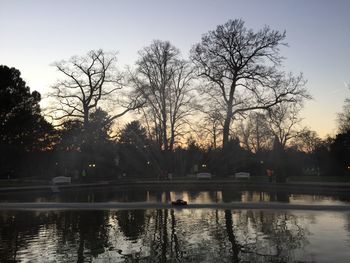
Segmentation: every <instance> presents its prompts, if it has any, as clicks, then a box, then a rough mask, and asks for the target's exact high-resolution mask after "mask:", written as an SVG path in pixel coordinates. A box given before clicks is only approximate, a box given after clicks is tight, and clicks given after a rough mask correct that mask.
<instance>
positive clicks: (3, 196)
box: [0, 187, 350, 205]
mask: <svg viewBox="0 0 350 263" xmlns="http://www.w3.org/2000/svg"><path fill="white" fill-rule="evenodd" d="M176 199H183V200H185V201H187V202H189V203H191V204H203V203H229V202H283V203H291V204H297V203H302V204H324V205H327V204H329V205H341V204H350V194H344V193H340V194H338V195H337V194H333V195H327V194H320V193H314V194H300V193H296V192H287V191H252V190H242V189H232V188H231V187H227V188H223V189H221V190H212V189H204V190H203V189H200V190H193V189H192V190H188V191H183V190H176V189H171V190H162V189H159V188H152V187H147V189H145V188H144V187H141V188H132V187H131V188H130V187H129V188H123V187H100V188H74V189H63V188H62V189H60V192H59V193H52V192H51V191H35V192H30V191H28V192H21V194H18V192H13V193H1V192H0V202H151V203H169V202H170V201H173V200H176Z"/></svg>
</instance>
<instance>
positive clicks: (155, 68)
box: [132, 40, 194, 150]
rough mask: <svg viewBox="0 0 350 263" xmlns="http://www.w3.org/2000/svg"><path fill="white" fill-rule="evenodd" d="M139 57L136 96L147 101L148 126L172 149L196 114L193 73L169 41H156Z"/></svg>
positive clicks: (165, 145) (162, 143)
mask: <svg viewBox="0 0 350 263" xmlns="http://www.w3.org/2000/svg"><path fill="white" fill-rule="evenodd" d="M139 56H140V58H139V60H138V61H137V62H136V65H137V69H136V73H135V74H134V75H133V77H132V81H133V83H134V86H135V93H136V96H140V97H142V98H143V99H144V100H145V107H144V108H145V110H144V113H145V117H146V120H147V124H148V125H147V126H152V127H153V130H154V132H155V136H156V138H158V141H159V145H160V147H161V148H162V149H164V150H172V149H173V147H174V144H175V143H176V139H177V138H178V137H180V136H182V135H183V128H184V126H185V125H186V124H187V117H188V116H189V115H190V114H191V111H192V110H191V109H192V108H191V105H192V103H193V102H194V99H193V96H191V92H192V87H191V83H192V79H193V76H194V74H193V70H192V68H191V67H190V65H189V63H188V62H187V61H185V60H182V59H181V58H180V52H179V50H178V49H177V48H175V47H174V46H172V45H171V44H170V43H169V42H167V41H159V40H156V41H154V42H153V43H152V44H151V45H150V46H148V47H145V48H143V49H142V50H141V51H140V52H139Z"/></svg>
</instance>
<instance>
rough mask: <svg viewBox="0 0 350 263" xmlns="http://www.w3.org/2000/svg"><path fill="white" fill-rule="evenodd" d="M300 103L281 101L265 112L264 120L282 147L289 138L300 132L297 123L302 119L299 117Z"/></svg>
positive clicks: (284, 146)
mask: <svg viewBox="0 0 350 263" xmlns="http://www.w3.org/2000/svg"><path fill="white" fill-rule="evenodd" d="M301 108H302V104H300V103H289V102H282V103H280V104H278V105H275V106H273V107H271V108H270V109H269V110H268V113H267V114H266V120H267V123H268V126H269V128H270V131H271V132H272V134H273V136H274V138H275V140H276V139H277V140H278V143H279V145H281V147H282V149H285V148H286V146H287V144H288V142H289V141H290V140H291V139H294V138H296V137H297V136H299V135H300V134H301V133H302V129H300V128H299V129H298V125H299V124H300V123H301V121H302V119H301V118H300V117H299V114H300V110H301Z"/></svg>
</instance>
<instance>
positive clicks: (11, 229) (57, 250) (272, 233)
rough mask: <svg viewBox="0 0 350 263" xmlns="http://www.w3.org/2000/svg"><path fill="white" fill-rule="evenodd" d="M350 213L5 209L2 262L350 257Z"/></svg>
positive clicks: (1, 231) (341, 259) (0, 219)
mask: <svg viewBox="0 0 350 263" xmlns="http://www.w3.org/2000/svg"><path fill="white" fill-rule="evenodd" d="M349 257H350V214H348V213H339V212H314V211H313V212H305V211H303V212H297V211H271V210H269V211H259V210H237V211H232V210H216V209H158V210H155V209H151V210H120V211H118V210H117V211H113V210H109V211H40V212H38V211H21V212H19V211H18V212H17V211H12V212H6V211H2V212H1V216H0V262H349V261H348V260H349Z"/></svg>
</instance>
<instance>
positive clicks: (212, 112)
mask: <svg viewBox="0 0 350 263" xmlns="http://www.w3.org/2000/svg"><path fill="white" fill-rule="evenodd" d="M201 112H202V115H203V117H202V118H200V120H199V122H198V123H196V131H195V132H196V134H197V137H199V139H200V141H202V142H204V143H205V144H207V145H208V142H209V144H210V145H211V147H213V148H214V149H216V148H217V146H218V144H219V143H220V142H221V141H220V139H219V136H220V135H221V134H222V123H223V116H222V115H221V113H220V111H219V110H218V109H217V108H215V107H214V108H207V109H205V108H202V109H201Z"/></svg>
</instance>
